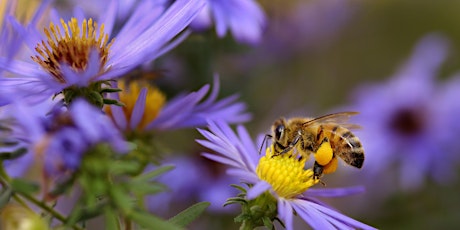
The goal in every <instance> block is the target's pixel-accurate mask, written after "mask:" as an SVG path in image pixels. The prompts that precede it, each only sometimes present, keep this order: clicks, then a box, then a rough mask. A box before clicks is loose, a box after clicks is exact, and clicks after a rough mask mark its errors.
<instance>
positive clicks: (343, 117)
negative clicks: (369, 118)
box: [303, 112, 361, 129]
mask: <svg viewBox="0 0 460 230" xmlns="http://www.w3.org/2000/svg"><path fill="white" fill-rule="evenodd" d="M356 114H358V112H341V113H332V114H328V115H324V116H321V117H317V118H313V119H312V120H309V121H307V122H305V123H303V126H304V127H306V126H309V125H312V124H327V123H335V124H338V125H340V126H342V127H344V128H347V129H360V128H361V126H359V125H356V124H349V123H347V122H348V120H350V117H351V116H354V115H356Z"/></svg>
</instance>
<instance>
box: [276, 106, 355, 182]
mask: <svg viewBox="0 0 460 230" xmlns="http://www.w3.org/2000/svg"><path fill="white" fill-rule="evenodd" d="M356 114H357V112H342V113H334V114H329V115H325V116H322V117H318V118H301V117H298V118H292V119H289V120H286V119H284V118H280V119H278V120H276V121H275V122H274V124H273V126H272V135H271V137H272V144H273V149H274V153H273V155H274V156H276V155H280V154H284V153H287V152H289V151H290V150H292V149H293V148H295V149H296V150H297V152H298V153H299V154H300V155H301V156H302V157H308V156H310V155H311V154H313V155H314V156H315V164H314V166H313V173H314V178H315V179H319V178H320V177H321V176H322V175H323V174H328V173H333V172H335V170H336V169H337V163H338V160H337V157H339V158H341V159H342V160H343V161H345V163H347V164H348V165H351V166H354V167H356V168H361V167H362V166H363V162H364V149H363V147H362V145H361V142H360V141H359V139H358V137H356V136H355V135H354V134H353V133H352V132H351V131H350V129H357V128H359V126H358V125H354V124H349V123H347V121H348V119H349V118H350V116H353V115H356Z"/></svg>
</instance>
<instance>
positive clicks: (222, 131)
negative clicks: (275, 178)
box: [197, 122, 374, 229]
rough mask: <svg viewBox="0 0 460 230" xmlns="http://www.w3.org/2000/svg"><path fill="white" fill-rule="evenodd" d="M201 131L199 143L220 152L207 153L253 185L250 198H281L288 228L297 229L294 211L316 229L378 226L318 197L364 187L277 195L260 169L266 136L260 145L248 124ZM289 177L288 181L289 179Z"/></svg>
mask: <svg viewBox="0 0 460 230" xmlns="http://www.w3.org/2000/svg"><path fill="white" fill-rule="evenodd" d="M199 132H200V133H201V134H202V135H203V136H204V137H205V138H206V140H197V142H198V143H200V144H201V145H203V146H205V147H207V148H209V149H212V150H214V151H215V152H216V153H203V156H205V157H207V158H209V159H211V160H213V161H216V162H219V163H221V164H225V165H227V166H229V167H230V168H229V170H228V171H227V173H228V174H229V175H232V176H235V177H236V178H238V179H240V180H242V182H245V183H249V184H252V185H253V187H251V188H249V190H248V191H247V199H249V200H251V199H254V198H256V197H258V196H259V195H260V194H262V193H264V192H266V191H270V193H271V194H272V195H273V196H274V197H275V198H276V200H277V206H278V217H279V218H280V219H281V220H282V221H283V222H284V224H285V226H286V229H292V228H293V213H294V211H295V212H296V213H297V214H298V215H299V216H300V217H302V219H303V220H305V221H306V222H307V223H308V224H309V225H310V226H312V227H313V228H315V229H335V228H340V229H342V228H346V229H348V228H359V229H374V228H372V227H370V226H368V225H365V224H363V223H360V222H358V221H356V220H354V219H352V218H350V217H347V216H345V215H343V214H341V213H339V212H337V211H335V210H334V209H332V208H330V207H328V206H327V205H325V204H324V203H322V202H320V201H319V200H318V199H316V197H321V196H324V197H335V196H345V195H350V194H355V193H358V192H362V188H360V187H355V188H348V189H344V188H340V189H320V190H315V189H308V190H306V191H305V192H303V193H301V194H297V195H295V196H293V197H282V196H280V195H278V194H277V192H276V191H275V190H276V188H274V187H272V185H271V184H270V183H269V182H267V181H264V180H262V179H261V178H260V177H259V174H258V172H256V168H258V165H259V164H260V162H259V160H260V159H262V158H263V154H259V153H258V151H257V149H258V147H257V146H260V145H261V144H262V136H259V138H258V140H259V141H258V142H257V143H258V144H257V146H256V145H255V143H254V142H253V141H252V139H251V138H250V136H249V134H248V132H247V130H246V129H245V128H244V126H241V125H240V126H238V127H237V133H235V132H234V131H233V130H232V129H231V128H230V127H229V126H228V124H226V123H225V122H210V123H209V131H207V130H201V129H199ZM261 157H262V158H261ZM272 159H273V158H272ZM302 167H303V166H302ZM273 170H275V169H273ZM272 172H274V171H272ZM285 179H286V180H288V178H285Z"/></svg>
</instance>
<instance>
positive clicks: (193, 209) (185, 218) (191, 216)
mask: <svg viewBox="0 0 460 230" xmlns="http://www.w3.org/2000/svg"><path fill="white" fill-rule="evenodd" d="M210 204H211V203H209V202H200V203H196V204H194V205H192V206H190V207H188V208H187V209H185V210H184V211H182V212H180V213H178V214H177V215H175V216H174V217H172V218H171V219H169V222H170V223H173V224H175V225H178V226H180V227H183V228H185V227H186V226H187V225H189V224H190V223H192V221H194V220H195V219H197V218H198V217H199V216H200V215H201V214H202V213H203V212H204V211H205V210H206V208H208V207H209V205H210Z"/></svg>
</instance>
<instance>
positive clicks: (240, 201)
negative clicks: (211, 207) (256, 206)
mask: <svg viewBox="0 0 460 230" xmlns="http://www.w3.org/2000/svg"><path fill="white" fill-rule="evenodd" d="M247 203H248V201H247V200H246V199H244V198H242V197H231V198H228V199H227V201H225V203H224V205H223V206H224V207H225V206H227V205H231V204H241V205H243V204H247Z"/></svg>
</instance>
